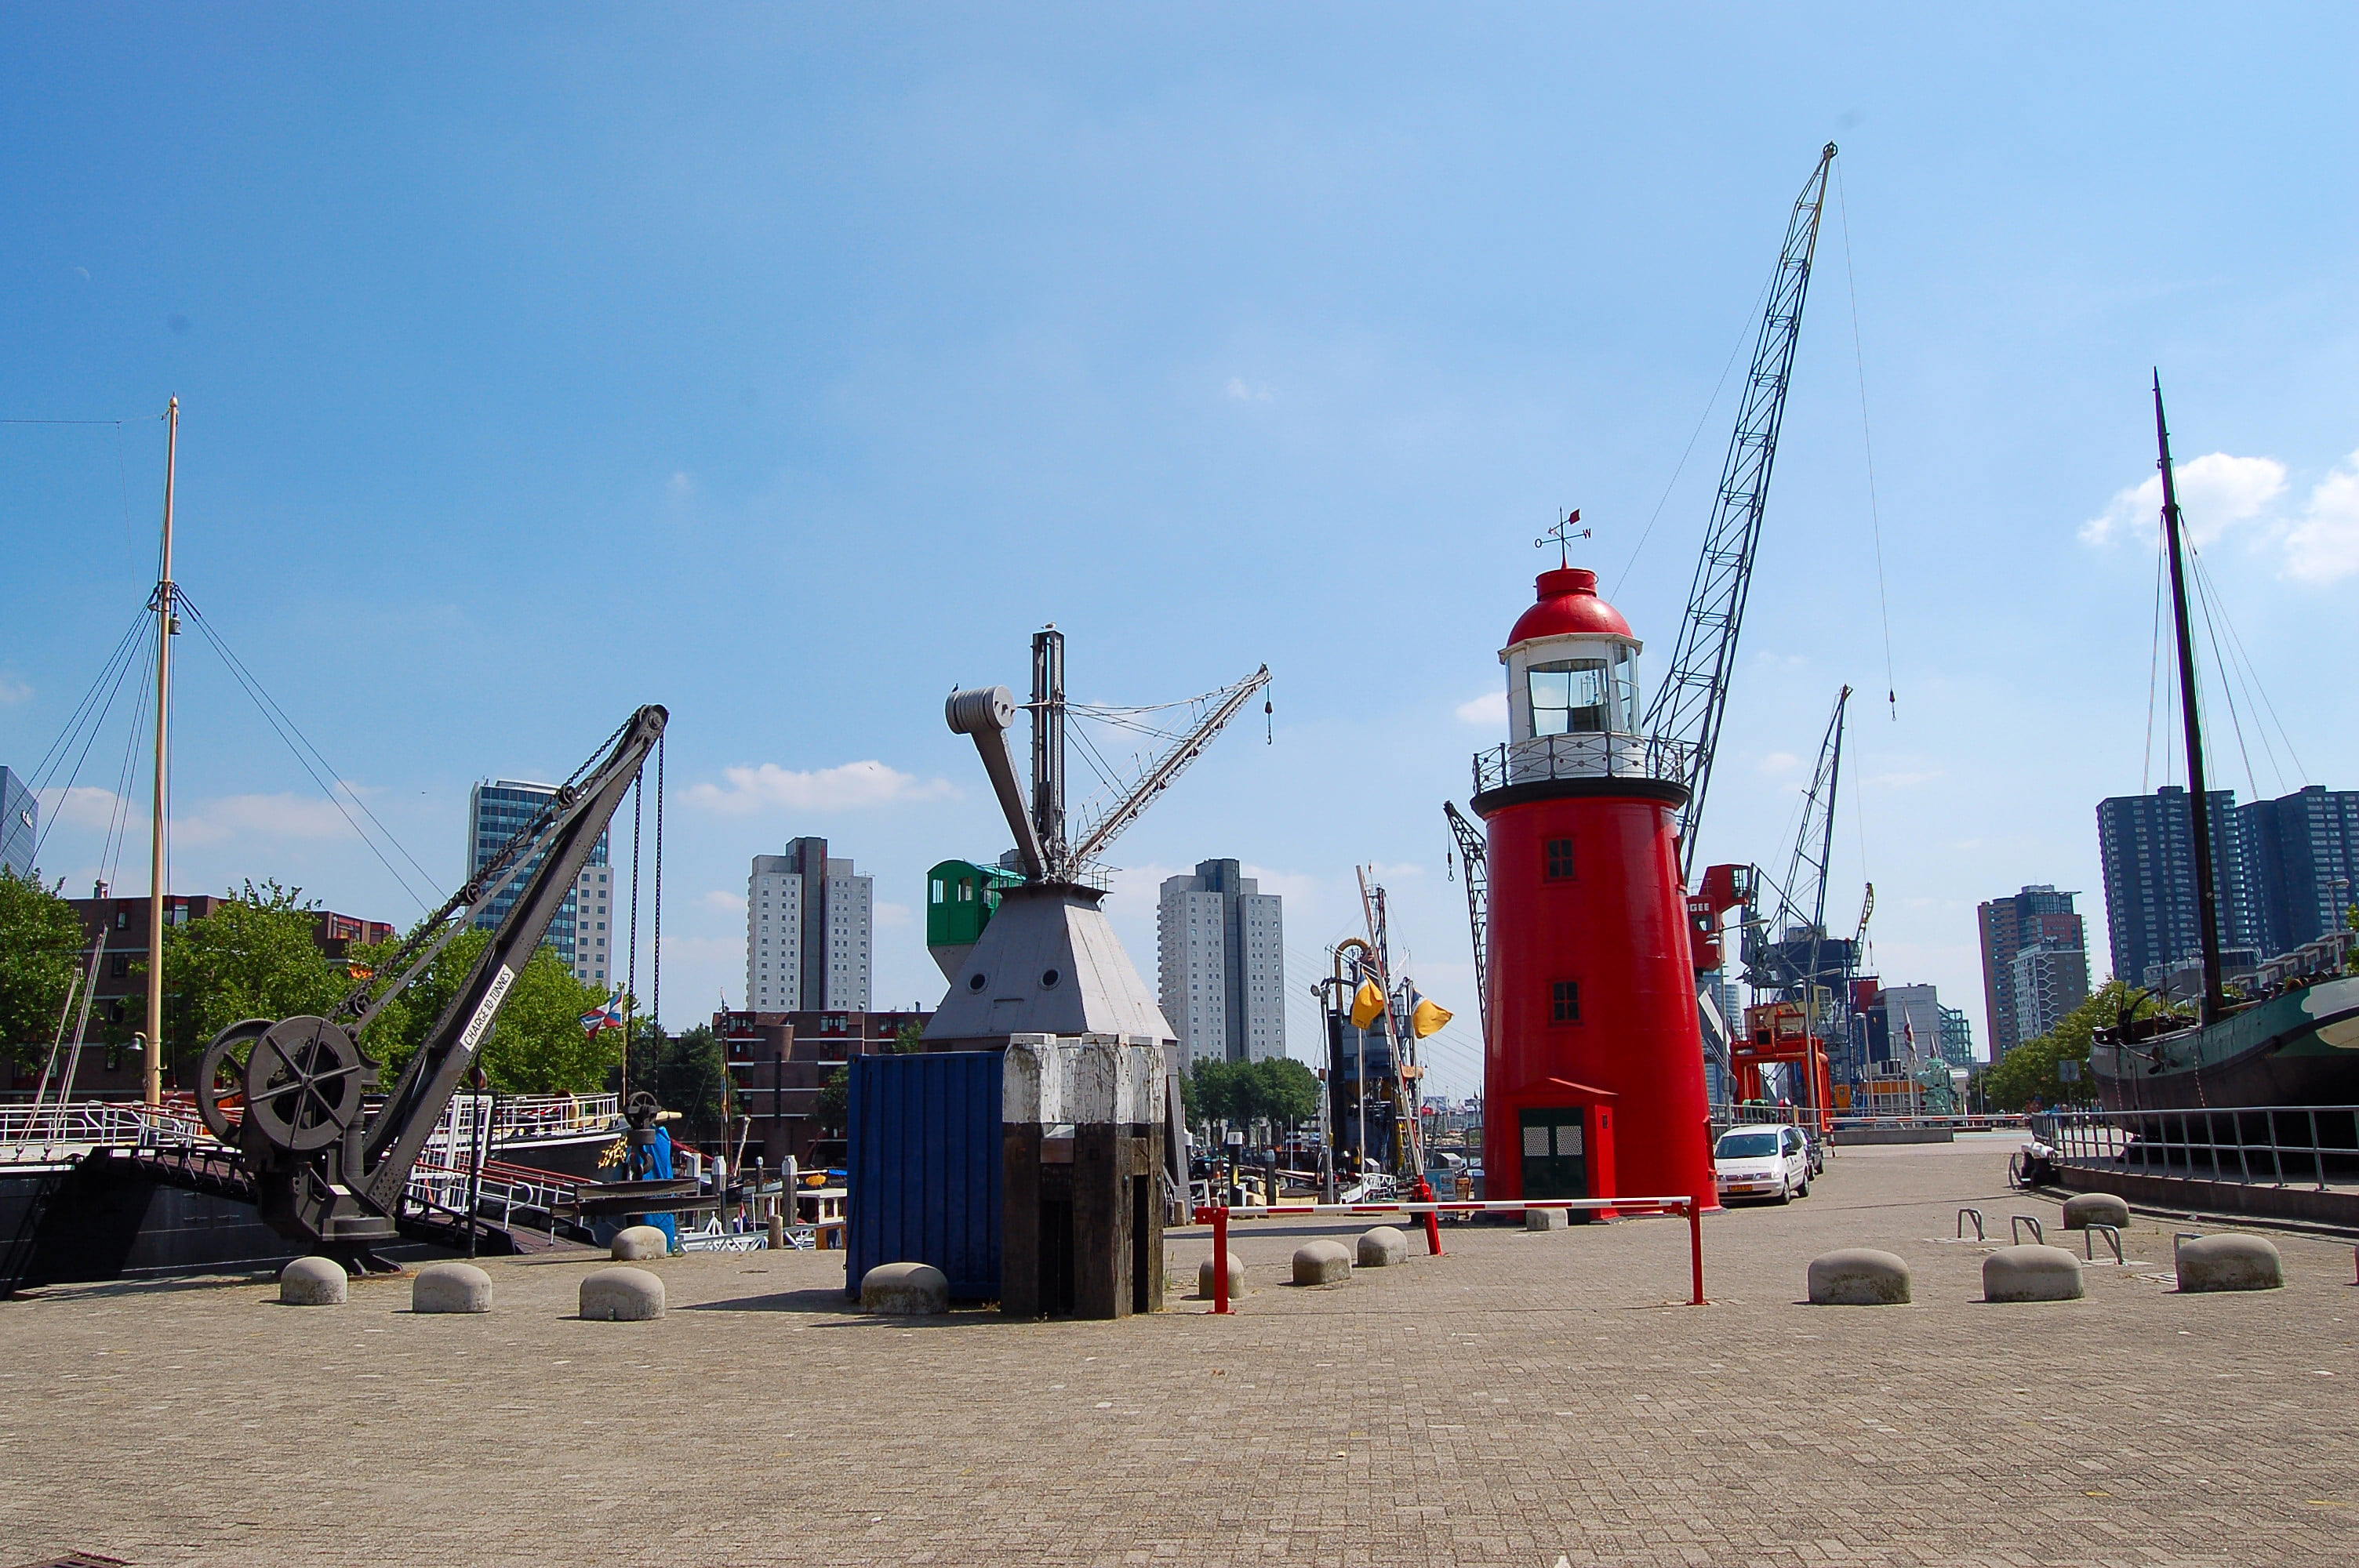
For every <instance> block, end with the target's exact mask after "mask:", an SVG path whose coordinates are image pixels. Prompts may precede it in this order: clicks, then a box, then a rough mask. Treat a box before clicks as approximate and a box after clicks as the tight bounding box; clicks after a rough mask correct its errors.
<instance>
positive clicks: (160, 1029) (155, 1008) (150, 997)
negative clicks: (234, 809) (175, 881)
mask: <svg viewBox="0 0 2359 1568" xmlns="http://www.w3.org/2000/svg"><path fill="white" fill-rule="evenodd" d="M164 418H165V423H166V427H167V430H168V434H167V435H166V437H165V442H164V551H163V556H162V558H161V564H160V566H159V568H158V571H157V574H156V797H155V809H154V813H153V815H152V816H151V817H150V818H149V825H148V836H147V1051H146V1053H145V1055H144V1058H143V1065H144V1067H145V1069H146V1074H147V1078H146V1085H145V1089H144V1092H143V1094H142V1098H144V1099H146V1101H147V1103H148V1104H149V1105H161V1104H162V1103H163V1101H164V806H165V799H166V789H165V786H166V776H165V749H164V748H165V740H166V738H167V736H168V734H169V732H170V730H169V726H170V722H171V713H172V634H173V633H175V632H178V631H179V629H180V628H179V617H178V616H177V615H175V614H173V613H172V602H173V592H172V480H173V476H174V475H175V473H176V472H177V471H178V470H179V461H180V400H179V398H177V397H175V398H174V399H172V405H171V406H170V408H168V410H166V412H165V415H164Z"/></svg>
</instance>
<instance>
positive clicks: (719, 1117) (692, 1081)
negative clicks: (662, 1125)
mask: <svg viewBox="0 0 2359 1568" xmlns="http://www.w3.org/2000/svg"><path fill="white" fill-rule="evenodd" d="M649 1087H652V1088H653V1089H654V1090H655V1096H656V1098H657V1099H658V1100H659V1101H661V1102H662V1103H663V1107H664V1108H665V1109H667V1110H676V1111H678V1112H679V1130H680V1136H682V1137H684V1138H688V1139H690V1140H697V1139H704V1140H711V1139H715V1138H718V1137H720V1136H721V1132H722V1129H723V1114H724V1112H725V1110H726V1109H727V1106H728V1095H729V1067H728V1062H727V1057H726V1054H725V1048H724V1046H723V1043H722V1039H721V1036H720V1035H718V1034H715V1033H713V1032H712V1025H711V1024H709V1023H700V1024H697V1025H696V1026H695V1027H694V1028H692V1029H685V1030H682V1031H681V1032H680V1033H678V1034H675V1035H671V1036H669V1037H668V1038H667V1039H666V1040H665V1042H664V1049H663V1054H661V1055H660V1056H659V1057H658V1059H657V1062H656V1072H655V1080H654V1082H653V1083H652V1084H651V1085H650V1086H649Z"/></svg>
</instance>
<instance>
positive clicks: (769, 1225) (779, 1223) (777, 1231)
mask: <svg viewBox="0 0 2359 1568" xmlns="http://www.w3.org/2000/svg"><path fill="white" fill-rule="evenodd" d="M762 1224H763V1228H764V1229H766V1230H767V1231H768V1232H769V1233H770V1234H769V1235H768V1237H767V1238H766V1239H767V1240H768V1242H769V1244H770V1250H771V1251H773V1252H783V1251H785V1250H786V1247H787V1222H786V1219H785V1217H783V1216H782V1215H780V1214H779V1213H778V1211H777V1209H772V1210H771V1211H770V1216H769V1217H768V1218H767V1219H766V1220H764V1221H763V1222H762Z"/></svg>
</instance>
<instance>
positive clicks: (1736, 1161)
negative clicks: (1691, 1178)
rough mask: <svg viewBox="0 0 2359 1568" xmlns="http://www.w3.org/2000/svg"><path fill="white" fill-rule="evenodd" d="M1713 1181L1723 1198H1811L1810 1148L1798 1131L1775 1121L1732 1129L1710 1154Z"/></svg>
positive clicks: (1778, 1199) (1775, 1200)
mask: <svg viewBox="0 0 2359 1568" xmlns="http://www.w3.org/2000/svg"><path fill="white" fill-rule="evenodd" d="M1712 1180H1713V1182H1714V1183H1715V1184H1717V1186H1718V1187H1719V1189H1720V1195H1721V1196H1722V1197H1723V1198H1767V1199H1768V1200H1770V1201H1771V1202H1772V1203H1787V1202H1790V1201H1791V1200H1793V1199H1795V1198H1803V1197H1808V1196H1810V1141H1808V1140H1807V1139H1805V1138H1804V1137H1803V1136H1802V1133H1801V1130H1800V1129H1799V1128H1795V1127H1781V1126H1779V1125H1777V1123H1775V1122H1756V1123H1755V1124H1753V1125H1751V1126H1748V1127H1732V1128H1730V1129H1729V1130H1727V1131H1725V1132H1723V1133H1722V1134H1721V1135H1720V1141H1719V1142H1718V1143H1716V1144H1714V1145H1713V1146H1712Z"/></svg>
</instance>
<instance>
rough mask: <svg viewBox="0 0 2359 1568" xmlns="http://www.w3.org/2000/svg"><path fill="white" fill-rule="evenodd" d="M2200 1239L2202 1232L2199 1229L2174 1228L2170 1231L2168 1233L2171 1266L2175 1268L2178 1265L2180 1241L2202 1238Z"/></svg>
mask: <svg viewBox="0 0 2359 1568" xmlns="http://www.w3.org/2000/svg"><path fill="white" fill-rule="evenodd" d="M2202 1239H2203V1233H2202V1232H2201V1231H2200V1230H2174V1231H2172V1232H2171V1233H2170V1263H2171V1267H2173V1268H2177V1267H2178V1266H2179V1244H2180V1242H2182V1241H2201V1240H2202Z"/></svg>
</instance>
